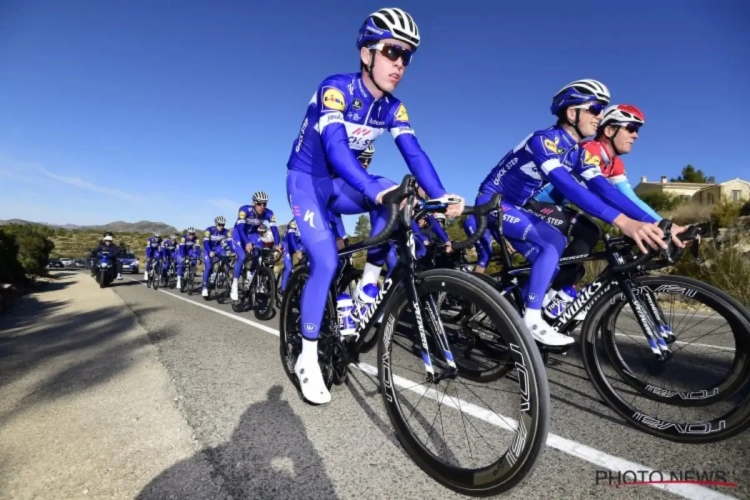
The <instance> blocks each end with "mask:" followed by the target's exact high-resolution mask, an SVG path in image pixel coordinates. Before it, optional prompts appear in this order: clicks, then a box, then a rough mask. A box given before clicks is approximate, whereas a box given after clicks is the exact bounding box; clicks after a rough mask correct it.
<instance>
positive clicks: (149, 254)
mask: <svg viewBox="0 0 750 500" xmlns="http://www.w3.org/2000/svg"><path fill="white" fill-rule="evenodd" d="M161 242H162V240H161V233H160V232H159V231H154V234H153V236H151V237H150V238H149V239H148V240H147V241H146V270H145V271H144V272H143V279H144V280H148V273H149V272H151V265H152V262H153V261H156V260H159V256H160V254H161V250H160V248H161Z"/></svg>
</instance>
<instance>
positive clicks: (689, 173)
mask: <svg viewBox="0 0 750 500" xmlns="http://www.w3.org/2000/svg"><path fill="white" fill-rule="evenodd" d="M669 182H692V183H698V184H707V183H710V184H713V183H714V182H716V181H715V179H714V177H713V176H710V177H706V175H705V174H704V173H703V170H700V169H698V170H696V169H695V167H694V166H692V165H687V166H686V167H685V168H683V169H682V174H681V175H680V176H679V177H673V178H672V179H669Z"/></svg>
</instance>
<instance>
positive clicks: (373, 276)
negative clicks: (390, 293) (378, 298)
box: [360, 262, 383, 286]
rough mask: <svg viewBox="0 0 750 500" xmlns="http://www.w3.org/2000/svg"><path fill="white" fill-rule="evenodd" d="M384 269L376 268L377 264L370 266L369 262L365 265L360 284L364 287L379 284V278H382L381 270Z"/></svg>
mask: <svg viewBox="0 0 750 500" xmlns="http://www.w3.org/2000/svg"><path fill="white" fill-rule="evenodd" d="M381 269H383V266H376V265H375V264H370V263H369V262H368V263H366V264H365V270H364V271H363V272H362V281H361V282H360V283H361V285H362V286H364V285H374V284H376V283H377V282H378V278H380V270H381Z"/></svg>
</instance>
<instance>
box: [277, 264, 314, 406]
mask: <svg viewBox="0 0 750 500" xmlns="http://www.w3.org/2000/svg"><path fill="white" fill-rule="evenodd" d="M308 277H309V272H307V270H306V269H295V270H294V271H293V272H292V275H291V276H290V277H289V281H288V282H287V284H286V290H284V296H283V298H282V299H281V310H280V311H279V313H280V314H279V316H280V318H281V320H280V321H279V356H280V358H281V366H282V367H283V369H284V373H286V376H287V377H288V378H289V380H290V381H291V382H292V384H293V385H294V387H296V388H297V391H298V392H300V394H301V392H302V388H301V387H300V384H299V380H298V379H297V374H296V373H294V364H295V363H296V362H297V356H298V355H299V352H289V344H290V343H292V344H293V346H292V348H293V349H294V350H301V347H302V345H301V341H300V345H299V346H297V345H296V343H297V340H296V338H291V337H290V333H291V330H292V329H291V328H290V325H291V324H296V325H299V315H297V314H292V310H291V308H292V306H293V305H294V301H295V300H296V294H298V293H299V294H301V293H302V288H303V287H304V285H305V281H306V280H307V278H308ZM298 328H299V327H298ZM303 399H304V398H303Z"/></svg>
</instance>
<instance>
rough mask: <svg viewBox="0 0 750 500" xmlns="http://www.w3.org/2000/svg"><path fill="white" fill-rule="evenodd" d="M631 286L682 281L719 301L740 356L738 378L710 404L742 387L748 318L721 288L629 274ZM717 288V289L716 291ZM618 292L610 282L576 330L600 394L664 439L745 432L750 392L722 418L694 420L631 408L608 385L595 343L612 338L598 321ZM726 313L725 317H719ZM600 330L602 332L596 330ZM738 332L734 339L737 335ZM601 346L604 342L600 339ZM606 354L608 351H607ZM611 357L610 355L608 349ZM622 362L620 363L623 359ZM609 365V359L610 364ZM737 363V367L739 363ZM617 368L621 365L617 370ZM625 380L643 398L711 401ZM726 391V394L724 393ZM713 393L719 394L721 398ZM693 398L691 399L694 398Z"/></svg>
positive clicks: (748, 365)
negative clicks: (664, 417)
mask: <svg viewBox="0 0 750 500" xmlns="http://www.w3.org/2000/svg"><path fill="white" fill-rule="evenodd" d="M633 284H634V285H636V286H648V287H649V288H651V289H652V290H653V289H654V288H656V287H657V286H665V285H666V286H677V287H679V286H680V285H683V286H685V287H688V286H689V287H690V288H692V289H693V290H697V292H698V293H701V294H702V297H706V298H707V299H706V300H711V301H713V302H714V303H721V302H723V303H724V304H723V306H721V305H720V306H719V307H722V308H723V309H724V311H725V314H726V315H729V316H730V317H729V318H728V319H730V320H731V321H732V322H734V326H735V328H733V333H734V334H735V338H736V345H737V347H736V352H737V354H738V355H739V356H740V357H739V358H735V366H734V367H733V373H736V374H737V382H732V383H729V384H727V387H726V388H725V392H722V391H718V388H716V390H717V391H718V392H717V393H716V396H717V397H716V398H713V403H716V402H719V401H723V400H724V399H726V398H727V397H730V396H731V395H734V394H737V393H738V392H739V391H742V390H746V387H745V385H746V384H747V383H748V382H747V380H748V375H749V374H750V322H748V321H747V319H746V315H745V314H744V312H743V311H742V310H738V309H736V308H734V307H733V305H732V303H731V302H730V301H724V298H723V295H725V294H724V293H723V292H722V293H716V292H717V289H716V288H715V287H713V286H711V285H708V284H706V283H703V282H701V281H697V280H691V279H686V278H684V277H677V276H639V277H635V278H634V279H633ZM719 292H720V291H719ZM621 294H622V292H621V290H620V289H619V287H617V286H611V287H610V288H609V290H607V291H606V292H604V294H603V295H602V296H601V297H600V298H599V300H597V301H596V302H595V303H594V305H593V306H592V308H591V310H590V311H589V312H588V314H587V316H586V320H585V322H584V325H583V328H582V330H581V343H582V359H583V364H584V367H585V368H586V372H587V373H588V376H589V379H590V380H591V382H592V384H593V385H594V388H595V389H596V391H597V392H598V393H599V395H600V396H601V397H602V399H604V401H605V402H606V403H607V404H608V406H609V407H610V408H612V410H614V411H615V412H616V413H617V414H618V415H620V417H622V418H623V419H625V421H626V422H627V423H628V424H629V425H631V426H632V427H634V428H636V429H638V430H640V431H642V432H645V433H646V434H650V435H652V436H656V437H659V438H662V439H666V440H669V441H674V442H678V443H687V444H703V443H713V442H717V441H723V440H725V439H728V438H731V437H733V436H736V435H737V434H740V433H741V432H744V431H745V430H747V429H749V428H750V391H747V395H746V396H745V397H744V399H743V400H742V401H741V402H740V404H739V405H737V406H736V407H735V408H734V409H733V410H731V411H730V412H728V413H727V414H725V415H722V416H721V417H718V418H714V419H713V420H711V421H710V422H701V423H695V424H678V423H674V422H669V421H664V420H662V419H660V418H658V417H654V416H651V415H647V414H645V413H644V412H643V411H641V410H638V409H635V408H633V407H632V406H631V404H630V403H629V402H627V401H626V400H625V399H624V398H622V397H621V396H620V395H619V394H618V393H617V392H616V391H615V390H614V389H613V388H612V386H611V384H610V383H609V381H608V380H607V377H606V376H605V375H604V374H603V370H602V367H601V363H600V360H599V352H598V351H599V349H598V348H597V339H598V338H599V337H600V336H601V337H605V338H604V339H603V341H604V342H611V343H614V339H607V338H606V337H607V336H614V332H613V331H612V329H607V328H605V325H604V324H603V323H604V321H605V320H606V319H607V317H608V316H609V315H610V311H611V309H612V308H613V306H614V307H617V306H618V304H617V303H616V301H617V300H618V296H621ZM724 317H725V318H726V316H724ZM600 332H601V335H599V333H600ZM737 335H739V338H738V337H737ZM605 345H606V344H605ZM608 354H610V353H609V352H608ZM610 356H611V354H610ZM623 363H624V362H623ZM613 364H614V363H613ZM740 364H741V365H742V366H738V365H740ZM618 371H620V370H618ZM625 382H626V383H627V384H628V385H629V386H630V387H632V388H634V389H636V390H638V391H639V392H641V394H642V395H643V396H644V397H647V398H648V399H651V400H654V401H658V402H661V403H666V404H670V405H672V406H694V407H697V406H709V405H710V404H712V401H711V397H710V396H708V395H705V396H704V397H702V398H699V397H697V396H692V395H690V394H688V395H686V393H681V392H678V391H663V390H659V388H656V391H657V392H654V388H653V386H652V385H649V387H652V389H649V388H648V387H641V386H640V385H638V384H636V383H635V381H634V380H633V379H632V378H631V379H627V378H626V379H625ZM726 394H729V396H727V395H726ZM718 396H721V397H720V398H719V397H718ZM693 398H695V399H693Z"/></svg>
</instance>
